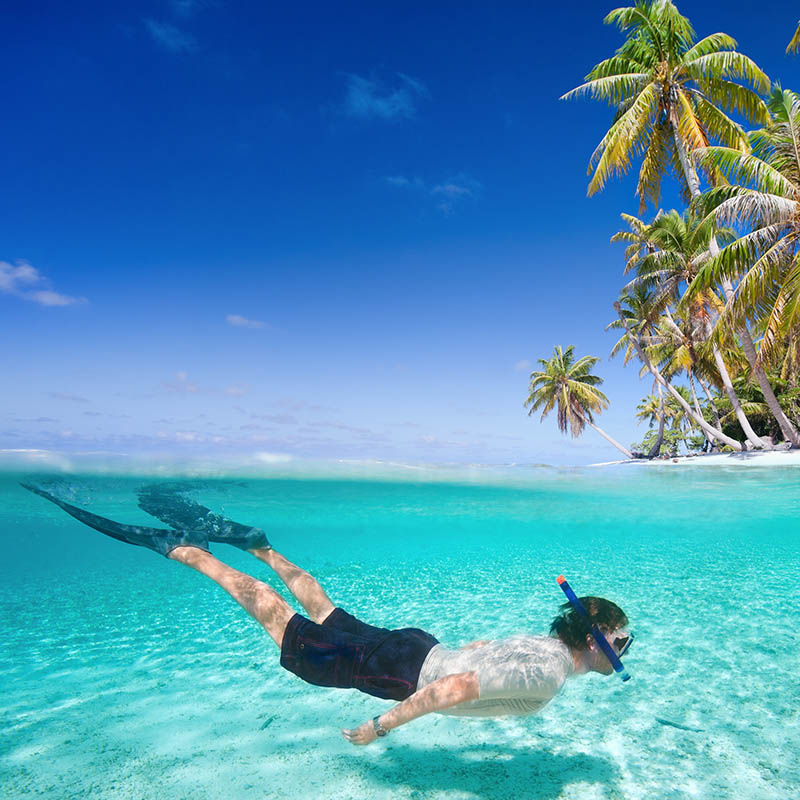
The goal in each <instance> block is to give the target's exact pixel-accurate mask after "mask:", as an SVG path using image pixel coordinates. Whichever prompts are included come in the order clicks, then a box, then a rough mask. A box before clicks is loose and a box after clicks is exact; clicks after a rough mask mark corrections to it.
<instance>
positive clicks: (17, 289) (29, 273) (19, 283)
mask: <svg viewBox="0 0 800 800" xmlns="http://www.w3.org/2000/svg"><path fill="white" fill-rule="evenodd" d="M0 292H4V293H5V294H12V295H14V296H15V297H21V298H22V299H23V300H30V301H31V302H32V303H38V304H39V305H41V306H74V305H76V304H78V303H85V302H86V298H85V297H70V295H67V294H60V293H59V292H55V291H53V290H52V289H51V288H50V281H49V280H48V279H47V278H46V277H45V276H44V275H42V273H41V272H39V270H38V269H36V267H32V266H31V265H30V264H28V262H27V261H17V262H16V266H14V265H13V264H9V263H8V262H7V261H0Z"/></svg>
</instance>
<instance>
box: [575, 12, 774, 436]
mask: <svg viewBox="0 0 800 800" xmlns="http://www.w3.org/2000/svg"><path fill="white" fill-rule="evenodd" d="M605 22H606V23H607V24H616V25H617V26H618V27H619V28H620V30H622V31H623V32H627V38H626V40H625V42H624V43H623V45H622V46H621V47H620V48H619V49H618V50H617V52H616V54H615V55H614V56H612V57H611V58H608V59H606V60H605V61H601V62H600V63H599V64H597V66H595V67H594V69H593V70H592V71H591V72H590V73H589V74H588V75H587V76H586V83H584V84H582V85H581V86H578V87H577V88H575V89H573V90H572V91H570V92H567V94H565V95H564V98H569V97H577V96H579V95H583V94H589V95H591V96H593V97H597V98H600V99H603V100H607V101H608V102H609V103H610V104H611V105H612V106H614V107H615V108H616V114H615V117H614V121H613V123H612V125H611V128H610V129H609V130H608V133H606V135H605V136H604V137H603V139H602V140H601V142H600V144H599V145H598V146H597V148H596V149H595V151H594V154H593V155H592V157H591V159H590V161H589V172H590V173H591V172H592V170H594V175H593V177H592V179H591V181H590V183H589V194H590V195H592V194H594V193H595V192H597V191H599V190H600V189H602V188H603V186H604V185H605V183H606V181H607V180H608V178H609V176H610V175H612V174H613V173H617V174H623V173H627V171H628V170H629V169H630V166H631V161H632V160H633V159H634V158H636V157H638V155H640V154H642V153H643V154H644V156H643V158H642V165H641V169H640V171H639V181H638V184H637V188H636V193H637V195H638V196H639V198H640V206H641V208H640V210H644V208H645V207H646V205H647V202H648V201H650V202H652V203H653V205H657V204H658V198H659V197H660V193H661V179H662V176H663V174H664V172H666V171H667V169H669V168H670V167H671V168H672V171H673V172H674V173H675V174H676V176H677V177H678V180H679V182H680V184H681V189H682V192H683V196H684V199H686V200H689V199H691V198H696V197H698V196H699V194H700V180H699V178H698V175H697V171H696V169H695V167H694V164H693V163H692V159H691V157H690V156H691V153H692V152H693V151H694V150H695V149H697V148H699V147H705V146H707V145H708V144H709V142H710V141H711V140H716V141H717V142H718V143H720V144H721V145H723V146H725V147H730V148H733V149H739V150H747V149H748V147H749V145H748V140H747V137H746V135H745V133H744V131H743V130H742V128H741V126H740V125H739V124H737V123H736V122H735V121H734V120H733V119H732V118H731V117H730V116H729V115H730V114H737V115H739V116H741V117H743V118H744V119H746V120H747V121H748V122H752V123H756V124H762V125H766V124H767V123H768V122H769V111H768V110H767V107H766V105H765V103H764V101H763V100H762V99H761V98H760V97H759V96H758V94H757V92H761V93H762V94H763V93H766V92H768V91H769V86H770V81H769V78H767V76H766V75H765V74H764V73H763V72H762V71H761V70H760V69H759V67H758V66H757V65H756V63H755V62H754V61H752V60H751V59H749V58H748V57H747V56H745V55H743V54H742V53H737V52H736V49H735V48H736V40H735V39H733V38H731V37H730V36H728V35H727V34H725V33H712V34H711V35H710V36H706V37H705V38H704V39H701V40H700V41H699V42H695V41H694V37H695V33H694V30H693V29H692V26H691V23H690V22H689V20H688V19H687V18H686V17H684V16H682V15H681V14H680V12H679V11H678V9H677V8H676V6H675V4H674V3H672V2H670V0H642V2H639V3H637V4H636V5H635V6H631V7H627V8H618V9H615V10H614V11H612V12H611V13H610V14H608V16H607V17H606V18H605ZM737 81H744V82H745V83H746V84H749V86H747V85H743V84H742V83H741V82H737ZM750 87H752V88H750ZM710 175H711V177H712V182H716V181H717V180H719V176H718V175H716V174H715V173H714V171H713V167H711V168H710ZM709 249H710V250H711V254H712V255H716V253H717V252H718V251H719V247H718V245H717V242H716V239H714V238H713V237H712V238H711V240H710V242H709ZM722 289H723V291H724V292H725V295H726V298H727V299H730V297H731V293H732V288H731V287H730V285H729V283H728V282H727V281H724V282H723V283H722ZM737 334H738V336H739V338H740V340H741V345H742V348H743V349H744V352H745V355H746V356H747V360H748V361H749V362H750V368H751V369H752V370H753V374H754V376H755V378H756V380H757V381H758V384H759V386H760V387H761V391H762V392H763V393H764V397H765V399H766V400H767V403H768V404H769V406H770V409H771V410H772V412H773V414H777V413H778V401H777V399H776V398H775V394H774V392H773V391H772V387H771V386H770V384H769V380H768V379H767V376H766V373H765V372H764V370H763V368H762V367H761V365H760V363H758V362H757V359H756V350H755V346H754V344H753V340H752V337H751V336H750V332H749V331H748V329H747V327H746V326H743V327H742V328H741V329H739V330H737ZM779 422H780V420H779ZM784 427H785V425H784V424H783V423H781V430H784ZM784 436H787V438H789V433H788V429H787V430H786V431H784Z"/></svg>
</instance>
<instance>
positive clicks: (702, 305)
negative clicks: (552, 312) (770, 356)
mask: <svg viewBox="0 0 800 800" xmlns="http://www.w3.org/2000/svg"><path fill="white" fill-rule="evenodd" d="M629 222H630V221H629ZM637 222H640V221H639V220H637ZM713 222H714V221H713V219H710V218H706V219H702V220H698V219H697V218H695V217H694V216H693V215H692V214H691V213H690V212H688V211H687V212H685V213H684V214H679V213H678V212H677V211H670V212H669V213H667V214H659V215H658V216H657V217H656V219H655V220H654V221H653V223H652V224H650V225H647V226H646V227H645V228H644V229H643V230H642V231H641V233H640V234H639V235H640V236H644V237H646V239H647V242H648V243H649V245H650V247H649V251H648V252H644V253H642V254H641V255H640V257H639V258H638V259H636V258H635V257H632V258H629V259H628V262H627V264H626V269H628V270H635V271H636V277H635V278H634V279H633V280H632V281H631V282H630V283H629V284H628V286H626V287H625V289H630V288H632V287H634V286H638V285H642V284H643V285H644V286H646V287H648V288H653V289H654V291H655V297H654V299H653V305H654V308H655V309H656V310H659V311H662V310H663V311H664V313H665V315H666V320H665V324H666V325H667V326H670V325H671V327H672V328H674V329H675V330H677V332H678V333H679V334H680V333H681V332H680V330H678V326H677V325H676V324H675V320H674V319H673V316H672V313H671V311H670V306H672V305H674V304H676V303H678V301H679V300H680V299H681V297H682V295H683V293H684V291H685V289H686V288H687V287H688V286H689V285H690V284H691V283H692V281H693V280H694V278H695V276H696V275H697V273H698V271H699V269H700V266H701V265H702V264H703V263H704V262H705V261H707V260H708V255H709V250H708V243H709V240H710V239H711V238H712V237H714V236H715V235H716V236H717V238H719V239H720V240H721V241H722V242H723V243H727V242H728V241H731V240H732V239H733V238H734V234H733V232H732V231H728V230H724V229H722V230H716V231H715V229H714V224H713ZM619 236H620V234H617V236H616V237H613V238H612V241H614V240H615V239H617V238H618V237H619ZM623 291H624V290H623ZM682 305H683V307H684V309H685V311H686V326H685V327H686V328H687V330H688V331H690V332H691V334H690V335H689V337H688V338H687V339H686V340H685V341H686V344H687V345H688V348H689V351H688V356H689V357H690V358H691V360H692V362H696V361H697V357H696V354H695V352H694V349H693V345H694V339H695V336H694V334H695V332H696V331H698V329H699V330H700V331H701V332H705V333H706V334H707V333H709V332H710V329H711V313H712V311H713V309H714V307H715V306H719V305H720V303H719V300H718V299H717V297H716V295H715V294H714V293H713V292H712V291H711V290H710V289H708V290H706V292H705V293H704V295H703V294H700V293H696V294H695V295H694V296H693V298H692V300H691V302H684V303H683V304H682ZM711 351H712V354H713V356H714V361H715V362H716V367H717V370H718V372H719V375H720V378H721V379H722V384H723V386H724V387H725V393H726V394H727V395H728V399H729V400H730V403H731V407H732V408H733V409H734V411H735V413H736V418H737V419H738V421H739V424H740V425H741V427H742V430H743V431H744V432H745V435H746V436H747V439H748V441H749V442H750V445H751V446H752V447H755V448H761V447H765V446H768V445H767V444H766V442H765V441H763V440H762V439H761V438H760V437H759V436H758V435H757V434H756V432H755V431H754V430H753V428H752V426H751V425H750V423H749V421H748V420H747V417H746V415H745V413H744V410H743V409H742V405H741V403H740V402H739V399H738V398H737V397H736V392H735V391H734V388H733V382H732V381H731V377H730V374H729V372H728V368H727V366H726V364H725V360H724V358H723V356H722V353H721V351H720V349H719V347H718V345H717V344H716V342H715V341H714V340H712V341H711ZM690 374H691V373H690ZM665 377H667V376H666V375H665Z"/></svg>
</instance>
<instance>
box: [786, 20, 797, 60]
mask: <svg viewBox="0 0 800 800" xmlns="http://www.w3.org/2000/svg"><path fill="white" fill-rule="evenodd" d="M798 51H800V21H798V23H797V30H796V31H795V32H794V36H792V41H791V42H789V46H788V47H787V48H786V53H787V55H789V54H791V53H797V52H798Z"/></svg>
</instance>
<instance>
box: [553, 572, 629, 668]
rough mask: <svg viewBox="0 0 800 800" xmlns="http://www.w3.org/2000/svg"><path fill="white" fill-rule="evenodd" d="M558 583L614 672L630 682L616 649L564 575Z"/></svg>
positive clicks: (557, 579) (558, 578)
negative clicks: (594, 623)
mask: <svg viewBox="0 0 800 800" xmlns="http://www.w3.org/2000/svg"><path fill="white" fill-rule="evenodd" d="M556 581H558V585H559V586H560V587H561V589H562V591H563V592H564V594H565V595H566V596H567V600H569V602H570V604H571V605H572V607H573V608H574V609H575V611H576V612H577V613H578V614H579V615H580V616H581V617H583V619H584V620H585V621H586V624H587V625H588V626H589V629H590V630H591V632H592V636H593V637H594V640H595V641H596V642H597V646H598V647H599V648H600V649H601V650H602V651H603V652H604V653H605V655H606V658H607V659H608V660H609V661H610V662H611V666H612V667H614V672H616V673H617V675H619V676H620V678H622V680H623V681H629V680H630V679H631V676H630V675H629V674H628V671H627V670H626V669H625V667H623V666H622V662H621V661H620V660H619V656H618V655H617V654H616V653H615V652H614V648H613V647H612V646H611V645H610V644H609V643H608V640H607V639H606V637H605V636H603V632H602V631H601V630H600V628H598V627H597V625H593V624H592V618H591V617H590V616H589V612H588V611H587V610H586V608H585V607H584V605H583V603H581V601H580V600H579V599H578V596H577V595H576V594H575V592H573V591H572V587H571V586H570V585H569V584H568V583H567V579H566V578H565V577H564V576H563V575H559V576H558V577H557V578H556Z"/></svg>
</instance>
